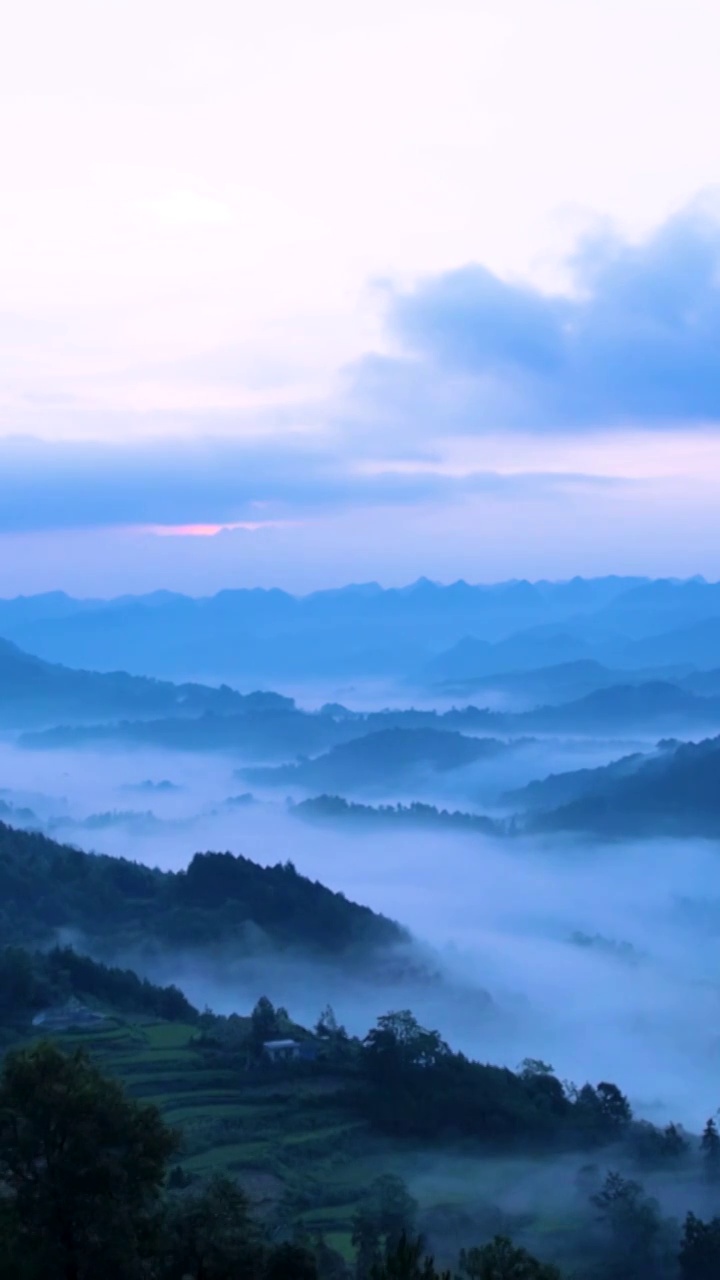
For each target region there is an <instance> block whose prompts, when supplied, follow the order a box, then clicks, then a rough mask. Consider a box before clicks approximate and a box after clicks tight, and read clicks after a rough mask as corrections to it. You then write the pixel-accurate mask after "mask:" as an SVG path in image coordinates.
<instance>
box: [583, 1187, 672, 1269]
mask: <svg viewBox="0 0 720 1280" xmlns="http://www.w3.org/2000/svg"><path fill="white" fill-rule="evenodd" d="M592 1203H593V1205H594V1206H595V1208H596V1210H597V1212H598V1222H599V1225H600V1228H601V1250H602V1256H603V1264H604V1270H603V1272H602V1274H603V1275H604V1276H605V1275H606V1276H607V1277H608V1280H662V1277H664V1276H671V1275H672V1274H673V1271H674V1264H673V1260H672V1255H673V1253H674V1248H673V1246H674V1241H671V1240H670V1239H669V1238H668V1232H667V1224H665V1223H664V1222H663V1219H662V1218H661V1216H660V1211H659V1206H658V1204H657V1202H656V1201H655V1200H653V1199H652V1198H651V1197H650V1196H647V1195H646V1194H645V1192H644V1191H643V1188H642V1187H641V1185H640V1184H639V1183H638V1182H634V1181H632V1180H631V1179H628V1178H623V1177H621V1175H620V1174H619V1173H609V1174H608V1175H607V1178H606V1179H605V1183H604V1185H603V1187H602V1189H601V1190H600V1191H599V1192H598V1193H597V1194H596V1195H594V1196H593V1197H592Z"/></svg>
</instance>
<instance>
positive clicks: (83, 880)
mask: <svg viewBox="0 0 720 1280" xmlns="http://www.w3.org/2000/svg"><path fill="white" fill-rule="evenodd" d="M59 929H75V930H78V931H79V932H81V933H82V934H83V936H84V937H85V938H87V939H88V940H89V941H91V942H92V944H93V946H94V948H95V949H96V950H102V951H103V953H104V954H105V955H110V956H112V955H117V954H120V953H122V952H123V951H124V952H127V951H129V950H130V949H131V948H132V947H133V946H135V945H139V944H142V945H143V946H145V947H148V946H152V945H153V944H154V945H155V946H156V947H165V946H173V947H180V946H181V947H183V948H185V949H189V950H191V949H194V948H208V947H213V948H218V947H222V946H223V945H224V944H231V945H232V947H233V951H234V953H235V954H237V953H238V952H242V951H245V952H247V951H251V950H253V949H255V950H257V949H259V948H260V947H261V946H262V945H263V943H264V944H265V945H267V944H268V943H272V946H273V948H274V949H275V950H278V949H279V950H282V949H286V948H291V947H292V948H294V949H296V950H298V951H302V952H304V953H305V954H306V955H319V956H322V955H325V956H328V955H332V956H334V957H346V958H348V959H352V958H353V957H360V956H365V957H367V956H369V955H370V953H372V952H373V951H375V950H379V949H381V948H383V947H389V946H392V945H394V944H396V943H398V942H403V941H407V938H408V935H407V934H406V932H405V931H404V930H403V929H401V928H400V926H399V925H397V924H395V923H394V922H392V921H390V920H387V919H385V918H384V917H383V916H379V915H376V914H375V913H374V912H372V911H371V910H370V909H369V908H367V907H361V906H357V905H356V904H355V903H352V902H349V901H348V900H347V899H346V898H345V897H344V896H343V895H342V894H340V893H333V892H332V891H331V890H330V889H326V888H325V887H324V885H321V884H319V883H318V882H317V881H314V882H313V881H311V880H308V879H307V878H306V877H305V876H301V875H299V874H298V873H297V871H296V870H295V868H294V867H293V865H292V863H290V862H286V863H284V864H283V865H280V864H278V865H277V866H274V867H260V866H258V865H257V864H256V863H254V862H251V861H250V860H249V859H248V858H242V857H234V856H233V855H232V854H230V853H205V854H196V855H195V857H194V858H193V859H192V861H191V862H190V864H189V866H188V867H187V869H186V870H185V871H179V872H172V871H158V870H156V869H152V868H150V867H145V866H142V865H140V864H139V863H136V862H129V861H127V860H126V859H124V858H110V857H105V856H101V855H97V854H89V853H84V852H83V851H81V850H80V849H76V848H73V847H71V846H70V845H61V844H58V843H56V842H55V841H54V840H50V839H48V838H47V837H46V836H43V835H40V834H38V833H36V832H25V831H18V830H15V829H14V828H12V827H8V826H5V825H4V824H2V823H0V939H2V940H3V941H4V942H6V943H19V944H20V943H22V944H25V945H27V944H28V943H31V944H34V945H39V946H44V945H47V944H48V943H50V944H52V943H53V942H54V941H55V938H56V936H57V931H58V930H59Z"/></svg>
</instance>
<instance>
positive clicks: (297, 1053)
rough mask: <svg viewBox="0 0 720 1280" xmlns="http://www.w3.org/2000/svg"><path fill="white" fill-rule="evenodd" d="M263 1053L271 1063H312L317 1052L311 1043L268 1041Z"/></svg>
mask: <svg viewBox="0 0 720 1280" xmlns="http://www.w3.org/2000/svg"><path fill="white" fill-rule="evenodd" d="M263 1053H264V1055H265V1057H266V1058H267V1059H268V1060H269V1061H270V1062H312V1061H314V1059H315V1057H316V1054H317V1050H316V1048H315V1045H314V1044H312V1042H310V1041H300V1040H266V1041H265V1043H264V1045H263Z"/></svg>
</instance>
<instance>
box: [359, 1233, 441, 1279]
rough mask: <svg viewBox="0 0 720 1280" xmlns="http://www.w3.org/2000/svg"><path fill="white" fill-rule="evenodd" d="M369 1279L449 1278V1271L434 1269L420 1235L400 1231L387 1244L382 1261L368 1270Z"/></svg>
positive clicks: (431, 1259)
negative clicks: (396, 1238) (396, 1236)
mask: <svg viewBox="0 0 720 1280" xmlns="http://www.w3.org/2000/svg"><path fill="white" fill-rule="evenodd" d="M370 1277H371V1280H450V1272H449V1271H443V1272H438V1271H436V1270H435V1262H434V1259H433V1258H431V1257H430V1256H429V1255H428V1254H425V1251H424V1245H423V1241H422V1238H421V1237H420V1236H417V1237H412V1236H408V1235H406V1233H405V1232H403V1233H402V1235H401V1236H400V1239H399V1240H396V1241H395V1243H394V1244H388V1245H387V1246H386V1248H385V1255H384V1257H383V1259H382V1261H378V1262H376V1263H375V1264H374V1265H373V1267H372V1270H371V1272H370Z"/></svg>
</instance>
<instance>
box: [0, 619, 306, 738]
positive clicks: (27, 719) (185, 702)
mask: <svg viewBox="0 0 720 1280" xmlns="http://www.w3.org/2000/svg"><path fill="white" fill-rule="evenodd" d="M292 706H293V703H292V699H290V698H284V697H281V695H280V694H276V693H252V694H241V693H237V692H236V691H235V690H234V689H229V688H228V687H227V686H221V687H220V688H218V689H215V688H212V687H210V686H208V685H202V684H179V685H176V684H171V683H170V682H168V681H164V680H151V679H148V678H146V677H143V676H131V675H128V674H127V672H125V671H114V672H108V673H102V672H98V671H76V670H73V669H72V668H70V667H64V666H61V665H59V664H56V663H50V662H44V661H43V660H42V659H40V658H36V657H33V656H32V655H31V654H29V653H24V652H23V651H22V649H19V648H18V647H17V646H16V645H14V644H11V643H10V642H9V641H7V640H0V725H2V726H3V727H6V728H17V727H21V726H25V725H31V724H52V723H54V722H56V721H57V720H58V718H64V719H69V720H72V721H76V722H77V721H80V722H82V721H93V720H103V719H116V718H118V717H133V718H136V717H137V718H143V719H144V718H150V717H154V716H158V715H163V714H172V715H173V716H175V717H182V716H199V715H202V714H203V713H205V712H208V713H214V714H216V715H222V716H224V715H229V714H232V713H235V714H238V713H241V714H247V713H252V712H258V711H260V710H263V711H272V710H275V711H277V710H279V709H290V708H292Z"/></svg>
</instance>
